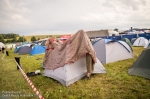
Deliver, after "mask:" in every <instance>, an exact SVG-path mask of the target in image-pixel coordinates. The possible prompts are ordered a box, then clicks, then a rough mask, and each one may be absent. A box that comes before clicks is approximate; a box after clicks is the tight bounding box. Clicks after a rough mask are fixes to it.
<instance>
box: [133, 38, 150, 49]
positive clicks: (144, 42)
mask: <svg viewBox="0 0 150 99" xmlns="http://www.w3.org/2000/svg"><path fill="white" fill-rule="evenodd" d="M133 46H144V48H147V46H148V40H147V39H146V38H144V37H139V38H137V39H136V40H135V41H134V43H133Z"/></svg>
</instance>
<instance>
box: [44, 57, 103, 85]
mask: <svg viewBox="0 0 150 99" xmlns="http://www.w3.org/2000/svg"><path fill="white" fill-rule="evenodd" d="M93 73H106V69H105V68H104V67H103V65H102V64H101V62H100V61H99V60H98V59H97V63H96V64H95V65H94V71H93ZM86 74H87V69H86V58H85V56H84V57H82V58H80V59H78V60H77V61H75V63H72V64H66V65H65V66H63V67H59V68H57V69H55V70H49V69H45V70H44V74H43V75H44V76H47V77H51V78H53V79H55V80H58V81H59V82H60V83H61V84H63V85H65V86H69V85H70V84H72V83H74V82H76V81H78V80H79V79H81V78H83V77H84V76H85V75H86Z"/></svg>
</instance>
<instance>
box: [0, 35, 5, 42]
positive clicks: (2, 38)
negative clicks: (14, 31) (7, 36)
mask: <svg viewBox="0 0 150 99" xmlns="http://www.w3.org/2000/svg"><path fill="white" fill-rule="evenodd" d="M0 42H3V43H5V40H4V37H3V36H2V35H1V34H0Z"/></svg>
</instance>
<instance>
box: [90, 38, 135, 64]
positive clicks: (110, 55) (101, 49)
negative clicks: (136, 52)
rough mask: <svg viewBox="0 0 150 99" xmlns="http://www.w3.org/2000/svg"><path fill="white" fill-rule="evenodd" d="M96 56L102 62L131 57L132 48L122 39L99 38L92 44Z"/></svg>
mask: <svg viewBox="0 0 150 99" xmlns="http://www.w3.org/2000/svg"><path fill="white" fill-rule="evenodd" d="M93 47H94V49H95V51H96V56H97V58H98V59H99V60H100V61H101V62H102V63H104V64H107V63H111V62H116V61H119V60H124V59H128V58H133V50H132V48H131V47H130V46H129V45H128V44H127V43H126V42H124V41H118V42H116V41H112V40H110V39H101V40H99V41H97V42H95V43H94V44H93Z"/></svg>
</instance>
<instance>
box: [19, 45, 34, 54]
mask: <svg viewBox="0 0 150 99" xmlns="http://www.w3.org/2000/svg"><path fill="white" fill-rule="evenodd" d="M31 50H32V48H31V47H29V46H23V47H20V49H19V51H18V53H19V54H20V55H22V54H29V53H30V52H31Z"/></svg>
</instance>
